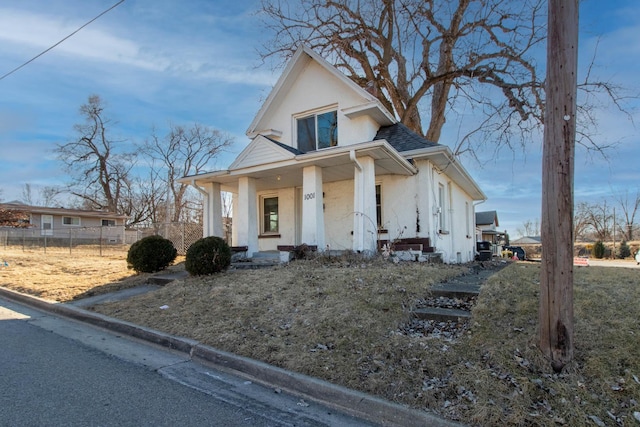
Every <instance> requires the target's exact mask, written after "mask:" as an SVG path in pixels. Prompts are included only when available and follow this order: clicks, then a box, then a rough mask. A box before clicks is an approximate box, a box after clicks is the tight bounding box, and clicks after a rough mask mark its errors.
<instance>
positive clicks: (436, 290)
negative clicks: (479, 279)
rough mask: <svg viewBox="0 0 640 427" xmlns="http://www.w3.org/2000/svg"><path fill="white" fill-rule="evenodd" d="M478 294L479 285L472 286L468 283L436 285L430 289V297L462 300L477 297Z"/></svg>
mask: <svg viewBox="0 0 640 427" xmlns="http://www.w3.org/2000/svg"><path fill="white" fill-rule="evenodd" d="M479 294H480V285H472V284H468V283H455V282H447V283H438V284H436V285H433V286H432V287H431V295H433V296H434V297H447V298H458V299H464V298H469V297H477V296H478V295H479Z"/></svg>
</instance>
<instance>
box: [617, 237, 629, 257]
mask: <svg viewBox="0 0 640 427" xmlns="http://www.w3.org/2000/svg"><path fill="white" fill-rule="evenodd" d="M630 256H631V248H630V247H629V245H628V244H627V241H626V240H623V241H622V243H620V248H619V249H618V258H620V259H625V258H629V257H630Z"/></svg>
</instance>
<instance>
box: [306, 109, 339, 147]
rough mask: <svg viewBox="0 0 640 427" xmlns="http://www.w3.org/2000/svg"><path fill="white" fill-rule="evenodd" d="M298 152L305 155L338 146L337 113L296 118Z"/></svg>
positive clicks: (331, 112)
mask: <svg viewBox="0 0 640 427" xmlns="http://www.w3.org/2000/svg"><path fill="white" fill-rule="evenodd" d="M296 128H297V132H298V150H300V151H302V152H303V153H306V152H307V151H315V150H319V149H321V148H329V147H335V146H336V145H338V113H337V111H327V112H325V113H320V114H313V115H310V116H304V117H298V118H296Z"/></svg>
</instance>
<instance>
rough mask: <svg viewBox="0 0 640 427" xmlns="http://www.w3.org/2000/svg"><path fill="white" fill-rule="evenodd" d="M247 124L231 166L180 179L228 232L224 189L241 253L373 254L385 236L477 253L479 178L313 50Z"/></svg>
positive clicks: (416, 245) (208, 219)
mask: <svg viewBox="0 0 640 427" xmlns="http://www.w3.org/2000/svg"><path fill="white" fill-rule="evenodd" d="M247 136H248V137H249V138H250V139H251V142H250V143H249V145H248V146H247V147H246V148H245V149H244V150H243V151H242V152H241V153H240V154H239V155H238V156H237V158H236V159H235V161H233V163H232V164H231V165H230V166H229V168H228V169H227V170H220V171H215V172H210V173H203V174H198V175H193V176H188V177H184V178H182V179H180V181H181V182H185V183H189V184H192V185H194V186H196V187H197V188H199V189H200V191H201V192H202V193H204V194H205V203H204V206H205V209H204V217H203V220H204V221H203V222H204V235H205V236H211V235H215V236H220V237H223V236H224V228H223V221H222V207H221V201H220V200H221V192H222V191H225V192H230V193H232V196H233V203H232V207H233V230H232V242H233V243H232V244H233V245H235V246H241V247H247V251H248V253H249V254H253V253H254V252H258V251H271V250H278V249H281V250H282V249H286V248H291V247H292V246H296V245H300V244H303V243H304V244H307V245H309V246H312V247H315V248H317V250H318V251H324V250H327V249H330V250H354V251H357V252H361V253H366V254H373V253H375V252H376V251H377V250H379V249H380V247H381V246H382V244H384V243H387V242H393V244H394V245H396V244H404V245H405V246H404V247H409V248H412V249H420V248H421V249H422V250H423V251H425V252H428V251H431V252H437V253H440V254H441V256H442V259H443V260H444V262H468V261H471V260H473V256H474V252H475V251H474V249H475V238H474V237H475V236H474V234H475V227H474V225H475V224H474V218H475V212H474V202H475V201H482V200H485V199H486V196H485V194H484V193H483V192H482V190H481V189H480V188H479V187H478V185H477V184H476V183H475V181H474V180H473V179H472V178H471V177H470V176H469V174H468V173H467V171H466V170H465V169H464V167H463V166H462V165H461V164H460V163H459V162H458V161H457V160H456V158H455V157H454V156H453V154H452V152H451V151H450V149H449V148H448V147H447V146H444V145H440V144H436V143H432V142H429V141H426V140H425V139H424V138H422V137H421V136H420V135H418V134H416V133H414V132H412V131H410V130H409V129H408V128H407V127H406V126H404V125H403V124H401V123H399V122H398V120H397V119H396V118H395V117H394V116H393V115H392V114H391V113H390V112H389V111H388V110H387V109H386V108H385V107H384V106H383V105H382V104H381V103H380V101H378V100H377V99H376V97H375V96H373V95H372V94H370V93H369V92H367V91H366V90H365V89H363V88H361V87H360V86H358V85H357V84H355V83H354V82H353V81H351V80H350V79H348V78H347V77H346V76H345V75H344V74H342V73H340V72H339V71H338V70H337V69H336V68H335V67H333V66H332V65H330V64H329V63H328V62H326V61H325V60H324V59H323V58H321V57H320V56H319V55H317V54H316V53H315V52H313V51H312V50H310V49H308V48H306V47H301V48H299V49H298V51H297V52H296V53H295V54H294V56H293V58H292V59H291V61H290V62H289V64H288V65H287V67H286V68H285V70H284V72H283V74H282V76H281V77H280V79H279V80H278V82H277V83H276V85H275V87H274V88H273V90H272V92H271V93H270V95H269V97H268V98H267V99H266V101H265V103H264V105H263V106H262V108H261V109H260V110H259V111H258V114H257V115H256V116H255V118H254V120H253V122H252V123H251V125H250V126H249V128H248V130H247ZM420 245H421V246H420Z"/></svg>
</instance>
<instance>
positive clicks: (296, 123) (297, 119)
mask: <svg viewBox="0 0 640 427" xmlns="http://www.w3.org/2000/svg"><path fill="white" fill-rule="evenodd" d="M326 114H333V115H334V121H333V123H335V130H333V131H332V132H331V133H334V132H335V137H334V138H335V140H334V138H331V137H330V138H329V145H328V146H324V144H323V146H322V147H319V141H320V138H319V135H320V132H319V130H321V129H322V128H318V122H319V120H318V118H319V117H320V116H323V115H326ZM311 118H313V119H314V120H313V125H314V129H313V130H314V135H313V138H314V139H313V141H312V143H313V144H305V145H306V146H305V147H301V138H300V123H301V122H302V121H308V120H309V119H311ZM293 119H294V120H293V127H294V129H293V134H294V135H295V138H296V147H297V148H298V150H300V151H302V152H304V153H309V152H313V151H319V150H325V149H327V148H332V147H337V146H338V145H339V139H338V108H337V105H334V106H331V107H327V108H323V109H319V110H314V111H306V112H304V113H300V114H296V115H294V116H293ZM311 145H313V148H309V147H311Z"/></svg>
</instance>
